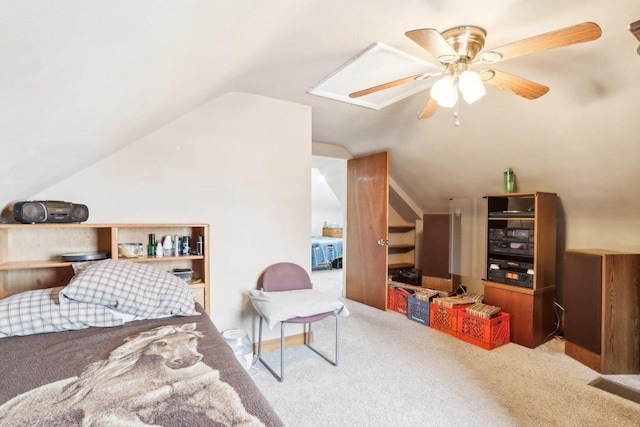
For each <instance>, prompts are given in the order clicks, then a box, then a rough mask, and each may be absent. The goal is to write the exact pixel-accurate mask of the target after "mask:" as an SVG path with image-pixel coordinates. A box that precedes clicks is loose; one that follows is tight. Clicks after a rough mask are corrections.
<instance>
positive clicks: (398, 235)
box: [387, 225, 416, 274]
mask: <svg viewBox="0 0 640 427" xmlns="http://www.w3.org/2000/svg"><path fill="white" fill-rule="evenodd" d="M415 231H416V226H415V225H390V226H389V244H388V246H387V250H388V252H389V255H388V260H389V261H388V271H389V274H393V273H394V272H396V271H397V270H400V269H403V268H414V267H415V252H414V251H415V248H416V233H415Z"/></svg>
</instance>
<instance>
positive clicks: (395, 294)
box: [387, 287, 411, 315]
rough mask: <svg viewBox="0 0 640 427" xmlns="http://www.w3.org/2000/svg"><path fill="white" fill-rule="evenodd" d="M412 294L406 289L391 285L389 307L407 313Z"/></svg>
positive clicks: (388, 297) (388, 296)
mask: <svg viewBox="0 0 640 427" xmlns="http://www.w3.org/2000/svg"><path fill="white" fill-rule="evenodd" d="M410 295H411V293H410V292H409V291H407V290H406V289H402V288H394V287H389V289H388V292H387V308H388V309H389V310H393V311H397V312H398V313H401V314H404V315H406V314H407V304H408V300H409V296H410Z"/></svg>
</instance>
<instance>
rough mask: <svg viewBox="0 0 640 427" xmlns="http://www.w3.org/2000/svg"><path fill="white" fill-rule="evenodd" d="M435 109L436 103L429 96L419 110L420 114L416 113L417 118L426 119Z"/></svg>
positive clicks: (436, 107) (436, 108)
mask: <svg viewBox="0 0 640 427" xmlns="http://www.w3.org/2000/svg"><path fill="white" fill-rule="evenodd" d="M437 110H438V103H437V102H436V101H435V100H434V99H433V98H431V97H430V98H429V100H428V101H427V103H426V104H425V106H424V108H423V109H422V111H421V112H420V114H418V118H419V119H420V120H422V119H428V118H429V117H431V116H433V115H434V114H435V113H436V111H437Z"/></svg>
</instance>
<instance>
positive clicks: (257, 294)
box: [249, 289, 349, 329]
mask: <svg viewBox="0 0 640 427" xmlns="http://www.w3.org/2000/svg"><path fill="white" fill-rule="evenodd" d="M249 299H250V300H251V303H252V304H253V307H254V308H255V309H256V310H257V311H258V313H259V314H260V315H261V316H262V317H263V318H264V319H265V320H266V321H267V324H268V325H269V328H270V329H273V327H274V326H275V325H277V324H278V322H282V321H284V320H289V319H292V318H294V317H307V316H314V315H316V314H322V313H328V312H336V313H337V314H339V315H341V316H348V315H349V310H347V307H346V306H345V305H344V303H343V302H342V301H340V300H338V299H337V298H335V297H332V296H330V295H327V294H323V293H322V292H318V291H315V290H313V289H298V290H293V291H280V292H265V291H262V290H253V291H249Z"/></svg>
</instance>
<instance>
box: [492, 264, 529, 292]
mask: <svg viewBox="0 0 640 427" xmlns="http://www.w3.org/2000/svg"><path fill="white" fill-rule="evenodd" d="M488 279H489V280H491V281H494V282H500V283H505V284H507V285H515V286H522V287H524V288H529V289H532V288H533V264H532V263H528V262H520V261H512V260H505V259H498V258H489V272H488Z"/></svg>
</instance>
